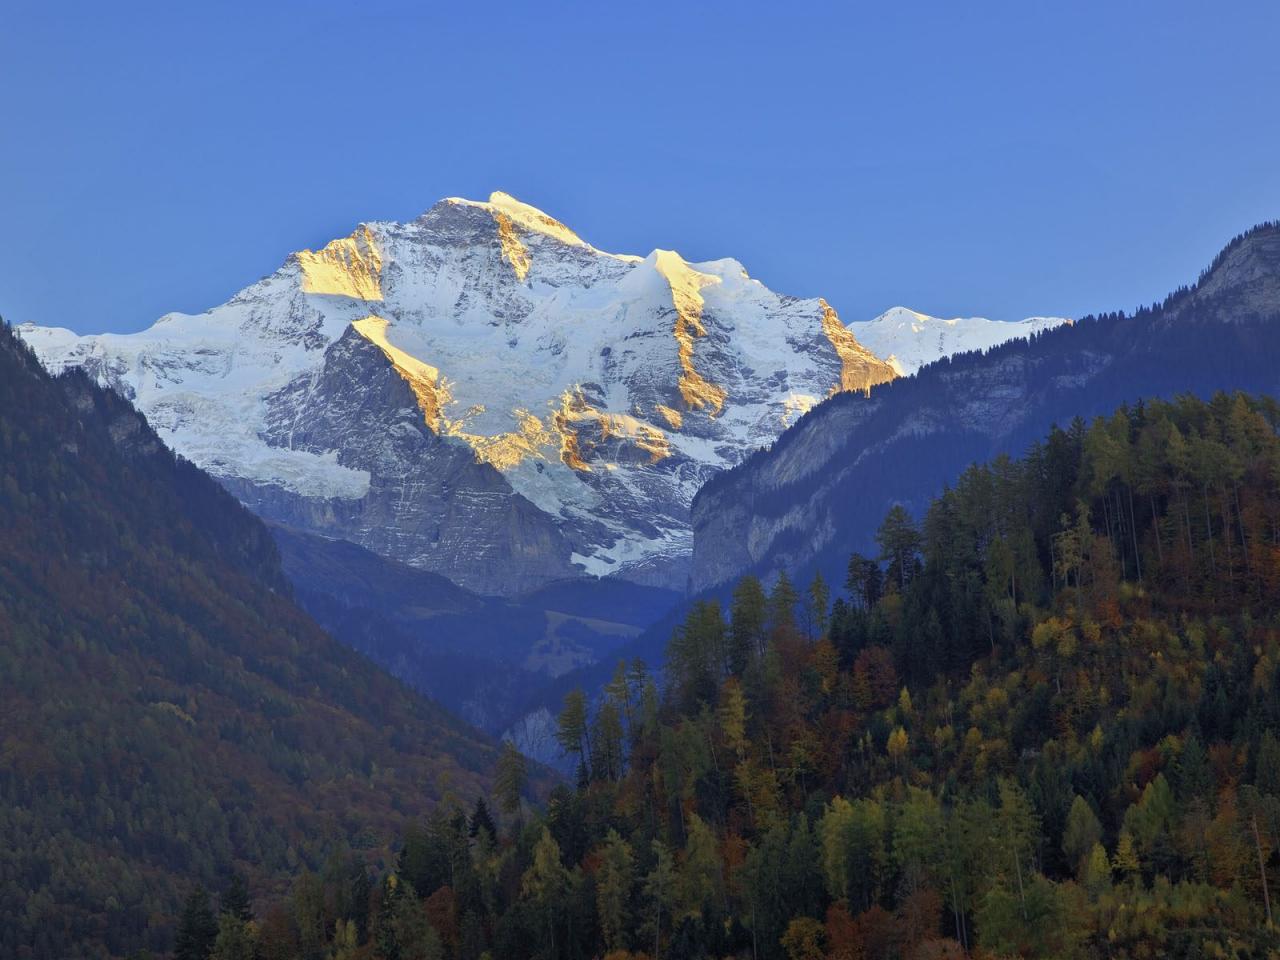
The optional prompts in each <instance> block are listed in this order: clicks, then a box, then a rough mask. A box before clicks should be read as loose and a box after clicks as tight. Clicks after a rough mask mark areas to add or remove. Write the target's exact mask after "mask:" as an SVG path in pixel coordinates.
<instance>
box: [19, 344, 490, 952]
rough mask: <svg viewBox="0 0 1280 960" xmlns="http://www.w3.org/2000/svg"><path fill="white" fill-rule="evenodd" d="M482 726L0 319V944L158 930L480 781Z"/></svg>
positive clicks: (144, 429) (370, 846)
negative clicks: (386, 665) (219, 896)
mask: <svg viewBox="0 0 1280 960" xmlns="http://www.w3.org/2000/svg"><path fill="white" fill-rule="evenodd" d="M495 758H496V753H495V751H494V749H493V747H492V745H491V744H490V743H489V742H488V741H486V740H485V739H484V738H482V737H481V736H480V735H479V734H475V733H473V732H471V731H469V730H468V729H467V728H466V727H465V726H463V725H462V724H461V723H459V722H457V721H455V720H453V719H452V718H451V717H449V716H448V715H447V714H446V713H445V712H444V711H443V710H441V709H439V708H437V707H435V706H433V705H431V704H429V703H427V702H426V701H423V700H421V699H419V698H418V697H416V696H415V695H413V694H411V693H410V692H409V691H408V690H406V689H405V688H403V687H402V686H401V685H400V684H399V683H398V682H397V681H394V680H392V679H391V678H390V677H388V676H386V675H385V674H383V673H382V672H380V671H379V670H377V669H376V668H374V667H373V666H372V665H370V664H369V663H367V662H366V661H364V660H363V659H362V658H360V657H359V656H358V655H356V654H354V653H352V652H350V651H348V650H346V649H345V648H344V647H342V646H341V645H340V644H338V643H336V642H335V641H333V640H331V639H330V638H329V637H328V636H327V635H325V634H324V633H323V632H322V631H321V630H320V629H319V628H318V627H316V625H315V624H314V623H313V622H312V621H311V620H310V619H308V618H307V616H306V615H305V614H303V613H302V612H301V611H300V610H299V609H298V608H297V607H295V606H294V604H293V603H292V601H291V600H290V599H289V596H288V588H287V586H286V583H285V580H284V577H283V576H282V575H281V572H280V566H279V560H278V557H277V554H276V550H275V546H274V544H273V543H272V540H271V537H270V535H269V534H268V532H267V531H266V529H265V528H264V527H263V525H262V524H261V523H260V522H259V521H258V520H257V519H256V518H254V517H253V516H252V515H251V514H250V513H248V511H246V510H244V509H243V508H242V507H241V506H240V505H239V504H238V503H236V501H235V500H234V499H233V498H232V497H231V496H230V495H228V494H227V493H225V492H224V491H223V490H222V489H221V488H220V487H219V486H218V485H217V484H216V483H214V482H213V481H212V480H210V479H209V478H208V477H207V476H205V475H204V474H202V473H201V472H200V471H198V470H196V469H195V468H194V467H192V466H191V465H189V464H187V463H185V462H183V461H181V460H178V459H176V458H174V457H173V456H172V455H171V454H170V453H169V452H168V451H167V450H166V449H165V448H164V447H163V445H162V444H161V443H160V442H159V440H158V439H157V438H156V436H155V434H154V433H152V432H151V430H150V428H149V427H148V426H147V425H146V423H145V421H144V420H143V419H142V418H141V417H140V416H139V415H138V414H137V413H136V412H134V410H133V408H132V407H130V406H129V405H128V403H126V402H125V401H123V400H121V399H120V398H119V397H118V396H116V395H115V394H113V393H110V392H107V391H104V390H101V389H99V388H98V387H96V386H95V385H93V384H92V383H91V382H90V381H89V379H88V378H87V377H86V376H84V375H83V374H80V373H72V374H67V375H64V376H61V377H59V378H57V379H51V378H50V377H49V376H48V375H46V374H45V373H44V371H43V370H42V369H41V367H40V365H39V364H38V363H37V361H36V360H35V358H34V357H33V356H31V354H30V353H29V352H28V350H27V348H26V347H25V346H23V345H22V344H21V343H20V342H19V341H17V340H16V339H15V338H14V336H13V335H12V333H11V332H10V330H9V329H8V328H7V327H5V326H4V325H3V324H2V323H0V918H3V919H2V920H0V956H4V957H28V956H30V957H73V956H74V957H94V956H107V955H123V954H125V953H128V952H131V951H133V950H135V949H139V948H143V947H146V946H150V947H152V948H154V949H159V950H168V949H169V948H170V946H171V945H172V942H173V931H174V924H175V919H176V915H177V913H178V908H179V906H180V904H181V901H182V897H183V896H184V894H185V892H186V886H187V884H188V883H203V884H208V885H217V886H222V885H223V884H224V883H226V882H227V881H228V878H229V877H230V876H231V875H232V874H233V873H234V872H235V871H239V870H243V871H245V872H246V873H247V874H248V876H249V880H250V882H251V884H252V886H253V888H254V889H255V892H256V893H257V894H258V895H259V896H271V895H273V893H280V892H282V890H283V884H284V882H285V881H284V879H283V878H285V877H288V876H292V875H293V874H294V873H296V872H297V871H298V870H300V869H303V868H305V867H307V866H318V865H319V864H321V863H322V862H324V861H325V859H326V858H327V857H329V856H330V855H331V853H332V852H333V851H335V850H339V849H347V850H348V856H347V857H345V858H340V859H339V860H338V861H334V862H335V863H336V864H337V866H336V867H334V868H333V869H339V870H340V871H341V872H343V875H344V876H348V877H353V878H356V879H354V880H353V882H359V878H363V877H364V876H365V870H366V868H368V867H370V866H375V867H376V866H377V865H378V864H380V863H381V862H382V856H383V853H384V851H385V849H386V845H387V843H388V841H390V840H391V839H392V838H393V836H394V833H395V832H396V831H398V827H399V824H400V823H402V821H403V819H404V818H405V817H406V816H413V815H415V814H419V813H423V812H425V811H426V810H428V809H429V808H430V807H431V806H432V805H433V803H435V802H437V801H439V800H441V799H443V798H446V797H450V796H460V797H470V796H473V795H475V794H477V793H478V792H479V791H480V790H481V789H482V788H483V786H484V784H486V783H487V781H488V777H489V771H490V770H491V767H492V763H493V761H494V759H495Z"/></svg>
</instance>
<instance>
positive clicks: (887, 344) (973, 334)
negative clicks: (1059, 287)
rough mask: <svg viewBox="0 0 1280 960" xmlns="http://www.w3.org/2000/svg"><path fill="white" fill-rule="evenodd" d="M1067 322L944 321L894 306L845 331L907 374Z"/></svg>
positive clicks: (1032, 319) (1042, 319)
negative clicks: (942, 359) (954, 355)
mask: <svg viewBox="0 0 1280 960" xmlns="http://www.w3.org/2000/svg"><path fill="white" fill-rule="evenodd" d="M1070 322H1071V321H1070V320H1068V319H1066V318H1065V317H1028V318H1027V319H1026V320H1018V321H1013V322H1010V321H1005V320H988V319H986V318H985V317H956V318H954V319H951V320H943V319H942V318H940V317H930V316H928V315H927V314H923V313H917V312H916V311H914V310H908V309H907V308H906V307H893V308H891V309H889V310H886V311H885V312H884V313H882V314H880V316H878V317H876V318H875V319H874V320H868V321H866V322H865V323H853V324H850V325H849V329H850V330H852V331H853V335H854V336H855V337H857V338H858V342H859V343H861V344H862V345H863V346H864V347H866V348H867V349H868V350H870V351H871V352H872V353H874V354H875V355H876V356H878V357H883V358H884V359H885V360H886V361H887V362H888V363H889V365H890V366H891V367H893V369H894V370H896V371H897V372H898V375H899V376H904V377H905V376H909V375H911V374H913V373H915V372H916V371H917V370H919V369H920V368H921V367H923V366H924V365H925V364H927V363H932V362H933V361H934V360H937V359H939V358H940V357H948V356H951V355H952V354H956V353H967V352H969V351H970V350H988V349H990V348H991V347H995V346H999V345H1000V344H1002V343H1004V342H1005V341H1007V340H1010V339H1012V338H1014V337H1023V338H1025V337H1031V336H1033V335H1034V334H1037V333H1041V332H1043V331H1045V330H1052V329H1053V328H1054V327H1059V326H1061V325H1062V324H1064V323H1070Z"/></svg>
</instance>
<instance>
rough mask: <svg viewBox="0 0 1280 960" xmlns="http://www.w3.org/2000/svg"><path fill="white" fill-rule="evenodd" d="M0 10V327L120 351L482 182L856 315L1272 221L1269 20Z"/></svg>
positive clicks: (580, 8)
mask: <svg viewBox="0 0 1280 960" xmlns="http://www.w3.org/2000/svg"><path fill="white" fill-rule="evenodd" d="M4 7H5V12H4V14H3V25H0V146H2V149H0V313H3V315H4V316H5V317H6V318H7V319H9V320H11V321H14V322H19V321H24V320H33V321H37V322H40V323H47V324H59V325H64V326H70V327H72V328H74V329H77V330H80V331H83V332H90V331H98V330H119V331H126V330H134V329H139V328H141V327H143V326H146V325H148V324H149V323H150V322H151V321H152V320H154V319H155V318H156V317H158V316H159V315H160V314H162V313H164V312H166V311H169V310H184V311H190V312H195V311H199V310H202V309H204V308H206V307H208V306H211V305H214V304H216V303H219V302H221V301H222V300H224V299H226V297H227V296H229V295H230V294H231V293H233V292H234V291H235V290H237V289H239V288H240V287H242V286H244V285H245V284H247V283H249V282H252V281H253V280H255V279H257V278H258V277H260V276H262V275H264V274H266V273H269V272H270V271H271V270H273V269H274V268H275V267H276V266H277V265H278V264H279V262H280V261H281V260H282V259H283V257H284V256H285V255H286V254H287V253H288V252H289V251H290V250H294V249H298V248H301V247H306V246H314V245H317V244H321V243H323V242H325V241H326V240H328V239H330V238H332V237H334V236H339V235H344V234H346V233H348V232H349V231H350V230H351V229H352V228H353V227H354V225H355V224H356V223H358V222H359V221H361V220H370V219H384V218H390V219H411V218H412V217H414V216H416V215H417V214H418V213H420V212H421V211H422V210H424V209H425V208H426V207H428V206H430V205H431V203H433V202H434V201H435V200H437V199H438V198H440V197H443V196H450V195H461V196H469V197H484V196H487V195H488V193H489V192H490V191H491V190H494V189H502V190H506V191H508V192H510V193H513V194H515V195H516V196H518V197H520V198H521V199H524V200H526V201H527V202H530V203H533V204H535V205H537V206H540V207H542V208H543V209H545V210H546V211H548V212H549V213H551V214H552V215H554V216H557V217H559V218H560V219H562V220H564V221H565V222H567V223H568V224H569V225H571V226H572V227H573V228H574V229H576V230H577V231H578V232H579V233H581V234H582V235H583V236H584V237H585V238H586V239H588V240H589V241H591V242H592V243H594V244H596V245H597V246H600V247H603V248H605V249H609V250H617V251H626V252H638V253H647V252H648V251H649V250H651V249H652V248H654V247H658V246H661V247H667V248H675V249H677V250H679V251H680V252H681V253H682V254H684V255H685V256H686V257H688V258H690V259H710V258H714V257H720V256H734V257H736V258H738V259H739V260H741V261H743V262H744V263H745V264H746V266H747V268H748V270H750V271H751V273H752V274H753V275H754V276H756V277H758V278H760V279H761V280H763V281H764V282H765V283H767V284H768V285H769V286H771V287H773V288H774V289H777V290H780V291H783V292H787V293H794V294H797V295H806V296H811V295H823V296H826V297H827V298H828V299H829V300H831V301H832V303H834V304H835V306H836V307H837V308H838V309H839V310H840V312H841V314H842V316H844V317H845V318H846V319H849V320H852V319H865V318H869V317H871V316H873V315H875V314H876V313H878V312H880V311H881V310H883V309H884V308H887V307H889V306H891V305H894V304H897V303H903V304H906V305H908V306H911V307H914V308H915V309H918V310H923V311H927V312H930V313H935V314H942V315H947V316H951V315H960V314H985V315H987V316H992V317H997V318H1001V319H1009V318H1014V317H1021V316H1024V315H1028V314H1032V313H1058V314H1069V315H1078V314H1081V313H1084V312H1088V311H1090V310H1094V309H1110V308H1117V307H1130V306H1133V305H1135V304H1137V303H1138V302H1139V301H1150V300H1153V299H1156V298H1159V297H1161V296H1163V295H1164V294H1165V293H1166V292H1167V291H1168V290H1169V289H1170V288H1172V287H1174V286H1176V285H1178V284H1179V283H1182V282H1185V281H1189V280H1191V279H1193V278H1194V276H1195V274H1196V272H1197V271H1198V270H1199V269H1200V267H1201V266H1203V265H1204V264H1205V263H1206V262H1207V261H1208V260H1209V258H1210V257H1211V256H1212V255H1213V253H1214V252H1215V251H1216V250H1217V249H1218V248H1219V247H1220V246H1221V245H1222V244H1223V243H1224V242H1225V241H1226V240H1227V239H1229V238H1230V237H1231V236H1232V235H1233V234H1235V233H1237V232H1239V231H1240V230H1241V229H1244V228H1246V227H1248V226H1250V225H1252V224H1253V223H1255V222H1257V221H1260V220H1263V219H1269V218H1274V217H1276V216H1280V55H1277V49H1278V48H1280V46H1278V45H1280V4H1275V3H1273V2H1267V3H1262V2H1259V3H1252V4H1246V3H1239V4H1235V3H1213V4H1208V3H1196V4H1191V3H1139V2H1125V0H1111V2H1107V3H1098V4H1093V3H1061V4H1058V3H1053V4H1051V3H1039V2H1026V0H1023V2H1016V3H1007V4H984V3H957V2H944V3H935V4H926V3H918V4H912V3H874V4H871V3H867V4H853V3H832V4H829V5H827V4H820V5H819V4H808V3H803V2H785V3H769V4H762V5H755V4H751V3H745V2H742V0H738V2H732V3H717V2H694V0H686V2H682V3H663V2H646V3H631V4H614V3H598V2H597V3H589V4H580V5H579V4H562V3H554V2H547V3H521V4H510V5H508V4H485V3H479V2H471V3H463V2H454V3H451V4H436V3H422V2H413V3H393V2H363V0H344V2H342V3H327V2H322V0H316V2H309V3H294V2H282V0H272V2H255V3H237V2H218V3H187V2H174V0H167V2H164V3H155V4H143V3H131V2H127V0H121V2H117V3H99V2H96V0H95V2H92V3H89V2H85V3H66V4H59V3H56V2H41V3H27V2H24V0H7V2H6V3H5V4H4ZM1050 8H1052V9H1050Z"/></svg>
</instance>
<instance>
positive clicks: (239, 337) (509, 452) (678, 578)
mask: <svg viewBox="0 0 1280 960" xmlns="http://www.w3.org/2000/svg"><path fill="white" fill-rule="evenodd" d="M939 322H940V323H942V322H943V321H939ZM855 329H856V328H855V327H850V326H846V325H845V324H844V323H842V322H841V320H840V318H839V317H838V316H837V315H836V313H835V311H834V310H833V309H832V308H831V307H830V306H829V305H828V304H827V303H826V302H825V301H823V300H820V299H811V300H801V299H797V298H794V297H788V296H782V295H779V294H776V293H774V292H772V291H770V290H769V289H768V288H766V287H765V286H764V285H762V284H761V283H760V282H759V281H757V280H754V279H752V278H750V277H749V276H748V275H747V273H746V271H745V270H744V268H743V267H742V265H741V264H740V263H738V262H737V261H734V260H729V259H725V260H715V261H711V262H706V263H689V262H686V261H685V260H684V259H683V258H681V257H680V256H679V255H678V254H676V253H674V252H672V251H666V250H655V251H653V252H652V253H651V254H649V256H647V257H637V256H629V255H616V254H611V253H606V252H603V251H601V250H598V249H596V248H595V247H592V246H591V245H589V244H588V243H586V242H585V241H583V240H582V239H581V238H580V237H579V236H578V235H577V234H575V233H574V232H573V231H571V230H570V229H569V228H568V227H566V226H564V225H563V224H561V223H559V222H558V221H556V220H554V219H552V218H551V217H548V216H547V215H546V214H544V213H542V212H541V211H538V210H535V209H534V208H532V207H529V206H527V205H525V204H522V203H520V202H519V201H517V200H514V199H513V198H511V197H509V196H507V195H505V194H501V193H496V194H494V195H493V196H492V197H491V198H490V199H489V201H488V202H483V203H478V202H474V201H468V200H461V199H456V198H454V199H448V200H444V201H441V202H440V203H438V204H436V205H435V206H433V207H432V208H431V209H430V210H428V211H427V212H426V213H425V214H423V215H422V216H421V217H419V218H418V219H417V220H414V221H412V222H410V223H390V222H381V223H369V224H364V225H361V226H360V227H359V228H358V229H357V230H356V231H355V232H354V233H353V234H352V235H351V236H349V237H346V238H343V239H339V240H335V241H333V242H332V243H330V244H328V245H327V246H325V247H323V248H322V249H320V250H316V251H310V250H304V251H302V252H300V253H296V254H293V255H292V256H290V257H289V258H288V260H287V261H286V262H285V263H284V265H283V266H281V267H280V269H278V270H277V271H276V272H275V273H273V274H271V275H270V276H268V277H266V278H264V279H263V280H261V281H259V282H258V283H255V284H253V285H251V286H249V287H246V288H245V289H244V290H242V291H241V292H240V293H238V294H236V296H235V297H233V298H232V299H231V300H230V301H228V302H227V303H225V304H223V305H221V306H219V307H215V308H213V309H212V310H210V311H208V312H206V313H204V314H200V315H198V316H187V315H182V314H170V315H168V316H166V317H163V318H162V319H161V320H160V321H159V322H157V323H156V324H155V325H154V326H153V327H152V328H151V329H149V330H146V331H144V332H142V333H138V334H132V335H128V336H115V335H102V336H92V337H77V336H76V335H75V334H73V333H71V332H70V331H67V330H61V329H47V328H33V327H25V328H22V329H21V333H22V335H23V336H24V337H25V338H26V339H27V340H28V342H29V343H31V344H32V346H33V347H34V348H35V349H36V350H37V351H38V352H39V354H40V356H41V357H42V359H43V360H44V361H45V362H46V363H47V364H48V365H49V367H50V368H51V369H53V370H55V371H56V370H60V369H64V368H66V367H68V366H81V367H83V368H84V369H86V370H88V371H89V372H90V373H91V374H92V375H93V376H94V378H95V379H97V380H98V381H99V382H101V383H103V384H106V385H109V386H112V387H114V388H116V389H118V390H120V391H121V392H122V393H123V394H124V395H125V396H127V397H129V398H131V399H133V400H134V401H135V403H136V404H137V405H138V407H139V409H140V410H141V411H142V412H143V413H145V414H146V415H147V417H148V419H149V420H150V422H151V423H152V424H153V425H154V426H155V428H156V430H157V431H158V432H159V434H160V435H161V436H162V437H163V438H164V439H165V441H166V442H167V443H168V444H170V445H171V446H172V447H173V449H175V450H176V451H177V452H179V453H181V454H183V455H184V456H186V457H188V458H189V459H191V460H192V461H193V462H194V463H196V464H197V465H199V466H201V467H203V468H204V469H206V470H208V471H209V472H210V473H212V474H213V475H214V476H215V477H217V478H218V479H219V480H221V481H222V482H223V483H224V484H225V485H226V486H227V487H228V488H229V489H231V490H232V491H233V492H234V493H235V494H236V495H237V496H238V497H239V498H240V499H241V500H242V501H243V502H245V503H246V504H248V505H249V506H251V507H252V508H253V509H254V510H256V511H257V512H259V513H260V514H262V515H263V516H265V517H268V518H271V519H274V520H278V521H280V522H282V523H286V524H288V525H291V526H294V527H297V528H300V529H305V530H309V531H312V532H316V533H320V534H323V535H325V536H330V537H340V538H342V539H346V540H351V541H353V542H355V543H358V544H360V545H361V546H364V547H366V548H368V549H371V550H373V551H374V552H377V553H379V554H382V555H384V556H387V557H390V558H392V559H395V560H399V561H402V562H405V563H409V564H411V565H413V566H415V567H418V568H420V569H424V570H429V571H433V572H437V573H442V574H444V575H446V576H448V577H450V578H451V579H453V580H454V581H455V582H457V583H459V584H461V585H463V586H466V587H468V588H469V589H472V590H475V591H478V592H481V593H495V594H504V595H517V594H520V593H522V592H525V591H527V590H529V589H533V588H536V587H537V586H539V585H541V584H544V583H548V582H552V581H555V580H559V579H562V578H564V577H568V576H575V575H580V574H581V573H583V572H584V571H585V572H586V573H590V574H596V575H605V574H614V573H621V574H623V575H624V576H626V577H629V578H631V579H633V580H636V581H638V582H643V583H651V584H655V585H663V586H672V587H677V588H681V589H683V587H684V586H685V579H686V573H687V564H688V555H689V551H690V547H691V540H690V530H689V515H688V507H689V503H690V501H691V500H692V497H693V495H694V493H695V492H696V491H697V489H698V488H699V487H700V486H701V485H702V483H703V482H704V481H705V480H707V479H708V478H709V477H710V476H712V475H714V474H715V473H716V472H717V471H719V470H722V469H724V468H726V467H730V466H732V465H734V464H736V463H737V462H739V461H740V460H741V459H742V458H743V457H744V456H746V455H747V454H748V453H749V452H751V451H753V450H755V449H757V448H758V447H760V446H762V445H764V444H767V443H769V442H771V441H772V440H773V439H774V438H775V437H776V436H777V434H778V433H779V432H780V431H781V430H782V429H783V428H784V427H785V426H786V424H787V423H789V422H791V421H793V420H794V419H795V418H796V417H797V416H799V415H800V414H802V413H803V412H804V411H805V410H807V409H808V408H809V407H811V406H812V405H814V404H815V403H818V402H819V401H821V400H822V399H823V398H825V397H827V396H828V395H830V394H831V393H832V392H836V391H842V390H843V391H865V390H866V389H868V388H869V387H871V386H872V385H875V384H878V383H883V382H885V381H888V380H891V379H892V378H894V377H895V376H897V372H898V368H895V366H893V365H891V364H890V363H887V362H886V361H884V360H883V359H881V358H880V357H879V356H877V355H876V353H875V352H873V351H871V350H868V349H867V348H866V346H865V345H864V344H862V343H860V342H859V341H858V339H857V334H856V333H855V332H851V331H852V330H855ZM992 329H994V330H995V331H996V334H997V335H998V336H1017V335H1019V334H1020V333H1022V332H1024V330H1025V328H1022V327H1019V326H1017V325H1008V327H1007V328H1006V327H1005V326H1004V325H996V327H994V328H991V329H985V330H983V331H981V332H980V333H975V332H973V331H970V332H969V333H968V334H967V335H966V336H961V337H959V339H956V338H951V339H946V338H938V337H936V336H934V335H933V333H932V332H931V331H920V330H914V329H910V328H902V329H890V328H889V326H887V325H885V324H880V325H879V326H876V325H874V324H873V325H871V326H869V327H868V331H869V332H870V331H872V330H880V331H881V335H880V338H879V339H880V341H881V347H880V350H881V351H886V350H887V351H890V352H892V353H894V354H895V356H899V357H905V358H909V360H908V361H904V362H909V363H916V362H922V361H923V360H925V359H935V358H936V357H937V356H939V355H941V354H940V353H939V352H938V351H939V350H949V349H957V348H959V349H963V348H964V346H965V344H966V343H967V342H969V340H968V339H967V337H968V338H971V337H972V336H978V337H979V338H980V339H979V340H978V341H975V342H976V343H978V344H980V345H986V344H987V343H988V342H989V340H990V337H991V335H992ZM901 366H902V364H901V363H900V364H899V367H901Z"/></svg>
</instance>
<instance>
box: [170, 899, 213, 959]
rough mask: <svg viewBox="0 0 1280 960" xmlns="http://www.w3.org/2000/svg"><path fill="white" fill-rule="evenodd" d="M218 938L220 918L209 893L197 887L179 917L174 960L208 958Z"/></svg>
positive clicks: (174, 945)
mask: <svg viewBox="0 0 1280 960" xmlns="http://www.w3.org/2000/svg"><path fill="white" fill-rule="evenodd" d="M217 939H218V919H217V917H215V916H214V915H213V908H212V907H211V906H210V905H209V893H208V891H207V890H205V888H204V887H199V886H198V887H196V888H195V889H193V890H192V891H191V893H190V894H189V895H188V896H187V900H186V903H185V904H183V907H182V915H181V916H180V917H179V918H178V934H177V937H176V939H175V940H174V944H173V958H174V960H208V957H209V955H210V954H211V953H212V952H213V945H214V942H215V941H216V940H217Z"/></svg>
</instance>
